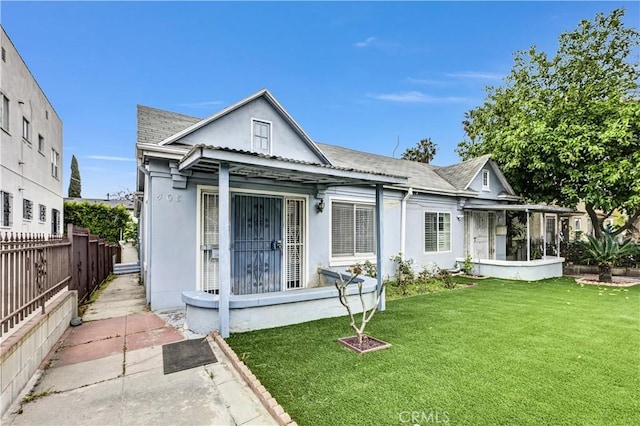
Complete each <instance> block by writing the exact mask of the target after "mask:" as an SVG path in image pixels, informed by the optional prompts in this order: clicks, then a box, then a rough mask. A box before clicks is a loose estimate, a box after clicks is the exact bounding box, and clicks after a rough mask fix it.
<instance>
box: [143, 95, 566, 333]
mask: <svg viewBox="0 0 640 426" xmlns="http://www.w3.org/2000/svg"><path fill="white" fill-rule="evenodd" d="M136 152H137V160H138V165H139V167H138V186H137V191H138V197H139V200H140V203H139V205H138V206H137V208H138V210H139V213H140V238H141V241H140V249H141V251H140V255H141V262H142V265H141V267H142V278H143V281H144V282H145V285H146V291H147V299H148V302H149V303H150V306H151V308H152V309H154V310H157V309H166V308H174V307H178V306H184V303H186V304H187V323H188V324H189V326H190V327H191V328H192V329H196V330H200V331H210V330H211V329H220V330H221V333H222V335H223V336H226V335H228V333H229V330H230V331H245V330H249V329H256V328H265V327H272V326H278V325H284V324H290V323H295V322H302V321H306V320H310V319H316V318H321V317H327V316H335V315H342V314H344V310H343V309H344V308H342V307H341V306H340V305H339V303H338V301H337V297H336V296H335V290H334V289H333V288H332V287H331V286H327V283H329V284H330V283H331V279H332V278H331V277H332V274H335V272H332V271H345V270H346V268H348V267H349V266H350V265H353V264H356V263H363V262H365V261H371V262H372V263H377V265H378V268H379V272H380V273H379V274H378V276H379V278H378V280H377V282H375V281H372V280H370V279H365V284H364V287H365V291H366V295H367V299H366V302H367V304H368V306H371V304H372V303H373V300H374V299H373V297H372V296H373V294H374V290H375V288H376V285H377V286H379V285H380V283H381V280H382V278H383V277H384V278H386V277H388V276H390V275H393V274H394V268H393V262H392V260H391V257H392V256H394V255H397V254H399V253H402V254H403V255H404V256H405V257H406V258H411V259H413V260H414V261H415V265H416V267H417V268H418V269H420V268H422V267H426V266H429V265H432V264H434V263H435V264H437V265H438V266H439V267H441V268H445V269H449V268H453V267H454V266H455V265H456V263H457V262H461V261H462V260H463V259H464V257H465V255H466V254H467V253H469V254H470V255H471V256H472V257H473V260H474V262H475V263H476V265H477V268H478V269H479V270H478V271H477V272H479V273H483V274H486V275H494V276H500V275H501V274H502V275H504V276H508V277H512V278H522V279H539V278H545V277H547V276H557V275H561V274H562V259H561V258H557V257H555V258H553V259H548V258H544V259H541V260H540V261H536V262H509V261H507V230H506V228H507V217H508V212H509V211H511V210H518V211H521V212H522V214H526V215H527V217H528V216H529V215H530V214H532V213H533V212H539V211H542V212H544V211H549V212H555V211H556V210H557V208H554V207H546V206H517V205H512V204H508V203H513V202H516V201H517V200H518V199H519V198H518V196H517V195H516V194H515V193H514V192H513V190H512V188H511V186H510V185H509V183H508V182H507V181H506V179H505V178H504V175H503V174H502V172H501V171H500V169H499V168H498V167H497V165H496V163H494V162H493V161H492V160H491V159H490V158H489V156H483V157H480V158H476V159H473V160H469V161H466V162H463V163H460V164H456V165H453V166H449V167H437V166H433V165H429V164H423V163H418V162H413V161H408V160H400V159H394V158H390V157H385V156H380V155H375V154H369V153H365V152H359V151H354V150H350V149H347V148H342V147H338V146H333V145H326V144H320V143H315V142H313V140H312V139H311V138H310V137H309V136H308V135H307V134H306V133H305V132H304V131H303V130H302V129H301V127H300V126H299V125H298V124H297V123H296V122H295V121H294V119H293V118H292V117H291V116H290V115H289V114H288V113H287V112H286V111H285V110H284V108H283V107H282V106H281V105H280V104H279V103H278V102H277V101H276V100H275V98H274V97H273V96H272V95H271V94H270V93H269V92H268V91H266V90H262V91H260V92H258V93H256V94H254V95H252V96H249V97H248V98H246V99H244V100H242V101H240V102H238V103H236V104H234V105H232V106H230V107H228V108H225V109H223V110H222V111H220V112H218V113H217V114H215V115H213V116H211V117H209V118H206V119H200V118H195V117H189V116H184V115H180V114H175V113H171V112H167V111H162V110H158V109H155V108H149V107H144V106H138V143H137V145H136ZM529 258H530V257H529ZM514 266H515V268H514ZM527 268H531V269H527ZM536 268H538V269H536ZM523 271H525V272H523ZM531 271H533V272H531ZM532 277H533V278H532ZM383 303H384V302H383Z"/></svg>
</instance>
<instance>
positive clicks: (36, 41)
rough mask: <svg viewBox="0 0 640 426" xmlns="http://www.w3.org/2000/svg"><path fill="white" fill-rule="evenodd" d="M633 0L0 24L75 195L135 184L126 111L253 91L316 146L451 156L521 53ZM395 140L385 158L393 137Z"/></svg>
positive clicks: (222, 102) (86, 11)
mask: <svg viewBox="0 0 640 426" xmlns="http://www.w3.org/2000/svg"><path fill="white" fill-rule="evenodd" d="M639 4H640V3H638V2H631V1H629V2H614V1H611V2H394V3H390V2H371V3H362V2H357V3H345V2H317V3H316V2H314V3H310V2H281V3H273V2H259V3H249V2H228V3H221V2H193V3H180V2H139V3H134V2H14V1H3V2H1V4H0V8H1V9H0V19H1V21H2V25H3V26H4V28H5V30H6V31H7V33H8V35H9V37H10V38H11V39H12V41H13V43H14V44H15V45H16V47H17V48H18V51H19V52H20V53H21V55H22V57H23V58H24V60H25V61H26V63H27V64H28V66H29V68H30V69H31V72H32V73H33V74H34V75H35V77H36V79H37V80H38V82H39V84H40V86H41V87H42V88H43V90H44V91H45V93H46V94H47V97H48V98H49V100H50V101H51V102H52V103H53V105H54V107H55V109H56V111H57V112H58V114H59V115H60V116H61V118H62V120H63V123H64V151H63V155H64V168H63V172H64V181H65V183H64V192H65V195H66V192H67V187H68V179H69V174H70V172H69V170H70V162H71V155H72V154H74V155H76V157H77V158H78V162H79V165H80V173H81V177H82V186H83V188H82V195H83V196H84V197H95V198H104V197H105V196H106V194H107V193H113V192H117V191H121V190H133V189H134V188H135V161H134V156H135V140H136V105H137V104H143V105H149V106H153V107H156V108H162V109H167V110H171V111H176V112H180V113H183V114H189V115H194V116H198V117H207V116H209V115H212V114H213V113H215V112H216V111H218V110H219V109H221V108H224V107H225V106H228V105H230V104H233V103H235V102H236V101H238V100H240V99H242V98H244V97H246V96H248V95H250V94H253V93H254V92H256V91H258V90H260V89H262V88H264V87H266V88H268V89H269V90H270V91H271V93H272V94H273V95H274V96H275V97H276V98H277V99H278V100H279V101H280V103H281V104H282V105H283V106H284V107H285V109H287V111H288V112H289V113H290V114H291V115H292V116H293V117H294V119H295V120H296V121H297V122H298V123H299V124H300V125H301V126H302V128H303V129H304V130H305V131H306V132H307V133H308V134H309V135H310V136H311V138H313V139H314V140H316V141H318V142H324V143H330V144H335V145H341V146H345V147H348V148H352V149H358V150H364V151H369V152H374V153H378V154H383V155H389V156H391V155H393V154H394V149H395V156H396V157H398V156H400V154H401V153H402V152H403V151H404V150H405V149H406V148H408V147H411V146H413V145H415V144H416V143H417V142H418V141H419V140H420V139H423V138H425V137H430V138H431V139H432V140H433V141H434V142H435V143H436V144H437V145H438V153H437V155H436V158H435V160H434V161H433V163H434V164H438V165H447V164H452V163H455V162H457V161H459V159H458V157H457V155H456V154H455V152H454V149H455V147H456V145H457V144H458V142H460V141H461V140H462V139H463V137H464V133H463V130H462V125H461V122H462V120H463V118H464V117H463V114H464V112H465V111H468V110H470V109H472V108H474V107H475V106H477V105H479V104H480V103H481V102H482V101H483V99H484V87H485V86H487V85H497V84H500V83H501V79H502V78H503V77H504V76H505V75H506V74H507V73H508V72H509V70H510V69H511V66H512V64H513V52H515V51H516V50H522V49H527V48H528V47H529V46H531V45H536V46H537V47H538V48H540V49H543V50H545V51H547V52H550V53H552V52H555V49H556V47H557V38H558V35H559V34H560V33H562V32H563V31H566V30H572V29H574V28H575V27H576V26H577V24H578V22H579V21H580V20H581V19H592V18H593V17H594V16H595V14H596V13H597V12H605V13H608V12H609V11H611V10H612V9H614V8H616V7H621V6H623V7H625V8H626V9H627V13H626V16H625V20H626V22H627V25H629V26H631V25H635V26H638V23H639V22H640V7H639ZM398 139H399V141H400V143H399V145H398V147H397V148H396V143H397V141H398Z"/></svg>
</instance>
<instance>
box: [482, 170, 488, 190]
mask: <svg viewBox="0 0 640 426" xmlns="http://www.w3.org/2000/svg"><path fill="white" fill-rule="evenodd" d="M482 190H483V191H488V190H489V170H486V169H485V170H482Z"/></svg>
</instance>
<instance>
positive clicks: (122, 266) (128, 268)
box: [113, 262, 140, 275]
mask: <svg viewBox="0 0 640 426" xmlns="http://www.w3.org/2000/svg"><path fill="white" fill-rule="evenodd" d="M139 272H140V263H139V262H132V263H116V264H114V265H113V273H114V275H124V274H137V273H139Z"/></svg>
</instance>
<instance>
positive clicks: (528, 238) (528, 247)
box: [527, 210, 531, 262]
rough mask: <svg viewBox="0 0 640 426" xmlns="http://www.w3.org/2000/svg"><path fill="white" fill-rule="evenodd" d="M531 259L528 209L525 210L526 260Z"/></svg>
mask: <svg viewBox="0 0 640 426" xmlns="http://www.w3.org/2000/svg"><path fill="white" fill-rule="evenodd" d="M530 260H531V229H530V225H529V210H527V262H528V261H530Z"/></svg>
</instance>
